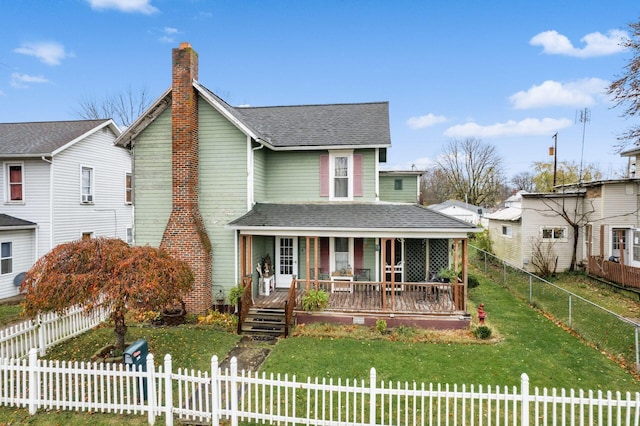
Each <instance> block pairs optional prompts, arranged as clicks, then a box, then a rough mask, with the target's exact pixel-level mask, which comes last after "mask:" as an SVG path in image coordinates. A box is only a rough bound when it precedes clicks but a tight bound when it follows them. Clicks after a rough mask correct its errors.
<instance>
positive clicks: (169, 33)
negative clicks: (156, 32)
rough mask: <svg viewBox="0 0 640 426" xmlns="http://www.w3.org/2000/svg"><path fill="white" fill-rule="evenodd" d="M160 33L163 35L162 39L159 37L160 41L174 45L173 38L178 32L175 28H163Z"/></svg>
mask: <svg viewBox="0 0 640 426" xmlns="http://www.w3.org/2000/svg"><path fill="white" fill-rule="evenodd" d="M162 33H163V34H164V35H163V36H162V37H160V41H161V42H163V43H175V38H174V37H173V36H174V35H176V34H179V33H180V31H178V29H177V28H173V27H164V28H163V29H162Z"/></svg>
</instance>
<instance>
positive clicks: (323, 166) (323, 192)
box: [320, 154, 329, 197]
mask: <svg viewBox="0 0 640 426" xmlns="http://www.w3.org/2000/svg"><path fill="white" fill-rule="evenodd" d="M320 196H321V197H328V196H329V156H328V155H326V154H323V155H321V156H320Z"/></svg>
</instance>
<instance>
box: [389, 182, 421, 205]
mask: <svg viewBox="0 0 640 426" xmlns="http://www.w3.org/2000/svg"><path fill="white" fill-rule="evenodd" d="M398 179H399V180H401V181H402V189H401V190H398V189H395V185H396V180H398ZM380 200H381V201H390V202H395V203H416V202H418V178H416V176H413V175H409V176H402V175H380Z"/></svg>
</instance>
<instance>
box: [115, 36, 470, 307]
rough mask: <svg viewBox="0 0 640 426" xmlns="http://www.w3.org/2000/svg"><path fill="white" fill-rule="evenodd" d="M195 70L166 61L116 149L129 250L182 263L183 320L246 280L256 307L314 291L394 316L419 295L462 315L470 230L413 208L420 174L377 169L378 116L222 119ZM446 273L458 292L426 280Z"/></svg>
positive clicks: (385, 127)
mask: <svg viewBox="0 0 640 426" xmlns="http://www.w3.org/2000/svg"><path fill="white" fill-rule="evenodd" d="M197 69H198V55H197V53H196V52H195V51H194V50H193V49H192V48H191V46H190V45H189V44H188V43H183V44H181V45H180V47H179V48H177V49H173V65H172V74H173V79H172V87H171V88H170V89H169V90H167V91H166V92H165V93H164V94H163V95H162V96H161V97H160V98H159V99H158V100H157V101H155V102H154V104H153V105H152V106H151V107H150V108H149V109H148V110H147V111H146V112H145V113H144V114H143V115H142V116H141V117H140V118H139V119H138V120H137V121H136V122H135V123H134V124H133V125H132V126H131V127H129V128H128V129H127V130H126V131H125V132H124V133H123V134H122V135H121V136H120V137H119V138H118V140H117V143H118V144H120V145H122V146H127V147H130V148H131V149H132V152H133V158H134V168H133V170H134V178H133V191H134V206H135V215H134V237H135V243H136V244H138V245H143V244H150V245H152V246H162V247H165V248H167V249H168V250H169V251H170V252H172V253H173V254H174V255H175V256H177V257H179V258H182V259H185V260H186V261H187V262H189V263H190V265H191V267H192V269H193V270H194V274H195V276H196V286H195V289H194V291H193V292H192V294H191V295H190V296H189V298H188V299H187V306H188V307H189V308H190V309H191V310H193V311H203V310H205V309H208V308H210V307H211V306H212V304H213V302H214V300H217V299H218V298H219V297H222V296H223V295H226V294H227V293H228V291H229V289H230V288H231V287H232V286H234V285H236V284H238V283H239V282H241V281H242V280H243V278H244V277H248V276H251V277H252V279H251V280H247V281H246V282H250V283H251V285H252V293H253V295H254V297H255V298H259V297H260V296H267V295H269V294H271V293H273V292H275V291H277V290H278V289H289V288H290V287H291V286H292V284H293V285H296V286H297V287H298V288H302V289H305V288H306V289H308V288H311V287H312V286H318V285H319V283H324V286H323V288H326V289H327V291H329V292H335V293H337V292H340V295H341V296H344V295H354V294H356V292H357V291H358V290H363V291H364V290H365V289H366V290H367V291H375V292H377V293H376V294H377V295H378V296H375V297H374V300H375V301H376V303H377V306H376V307H374V308H372V307H371V306H369V307H368V308H367V309H369V310H372V309H373V310H374V311H376V310H377V311H380V312H385V313H388V312H392V313H395V314H400V313H402V312H401V311H403V309H404V310H406V309H407V308H406V307H405V308H403V307H402V306H401V305H400V304H399V300H400V297H402V296H403V295H407V294H408V293H409V291H410V290H416V291H417V290H419V298H420V300H419V301H420V302H423V303H422V305H423V308H424V309H422V310H421V311H420V310H419V311H420V312H421V313H423V314H429V313H431V314H432V313H437V314H438V315H443V314H444V315H451V316H458V317H459V316H460V315H461V314H465V315H466V268H465V265H466V247H467V246H466V241H467V233H468V232H473V231H475V230H476V228H475V227H474V226H473V225H470V224H468V223H466V222H463V221H460V220H457V219H454V218H451V217H449V216H446V215H443V214H440V213H437V212H434V211H432V210H429V209H426V208H424V207H422V206H421V205H419V203H418V196H419V181H420V175H421V173H420V172H415V171H405V172H399V171H395V172H392V171H383V170H381V169H380V165H381V164H382V163H384V162H385V161H386V154H387V149H389V148H390V146H391V141H390V132H389V115H388V103H386V102H374V103H356V104H333V105H300V106H276V107H233V106H231V105H229V104H227V103H226V102H225V101H223V100H222V99H221V98H219V97H218V96H216V95H215V94H214V93H212V92H211V91H210V90H208V89H207V88H206V87H204V86H203V85H202V84H201V83H200V82H199V81H198V75H197ZM449 267H451V268H455V269H458V270H461V271H462V272H461V273H460V280H459V282H456V283H450V284H446V283H442V281H441V280H439V279H438V278H437V276H436V275H437V272H438V271H440V270H441V269H443V268H449ZM364 283H368V286H367V287H364ZM445 286H449V287H447V288H444V287H445ZM383 289H386V290H387V291H383ZM436 291H437V292H438V301H437V302H438V307H437V308H435V306H436V304H433V305H432V307H431V308H429V303H428V301H429V300H431V299H428V298H427V294H432V293H434V292H436ZM440 291H442V293H440ZM416 294H418V293H416ZM444 299H447V300H446V303H443V300H444ZM414 305H415V303H414ZM422 305H421V306H422ZM408 310H413V308H411V309H408Z"/></svg>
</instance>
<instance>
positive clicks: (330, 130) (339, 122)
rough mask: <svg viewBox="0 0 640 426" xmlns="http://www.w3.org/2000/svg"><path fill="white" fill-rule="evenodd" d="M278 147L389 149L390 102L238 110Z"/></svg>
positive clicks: (266, 138)
mask: <svg viewBox="0 0 640 426" xmlns="http://www.w3.org/2000/svg"><path fill="white" fill-rule="evenodd" d="M236 111H238V112H239V113H240V114H241V116H242V117H244V120H245V121H246V122H247V123H249V124H250V125H251V127H252V128H253V129H255V130H256V131H258V132H259V133H260V134H261V135H262V136H263V138H264V139H265V140H266V141H268V142H269V143H270V144H271V145H273V146H275V147H294V146H297V147H313V146H327V145H332V146H340V145H344V146H347V145H350V146H354V145H355V146H361V145H362V146H371V145H377V146H389V145H390V144H391V136H390V134H389V104H388V103H387V102H377V103H358V104H331V105H297V106H276V107H252V108H236Z"/></svg>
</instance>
